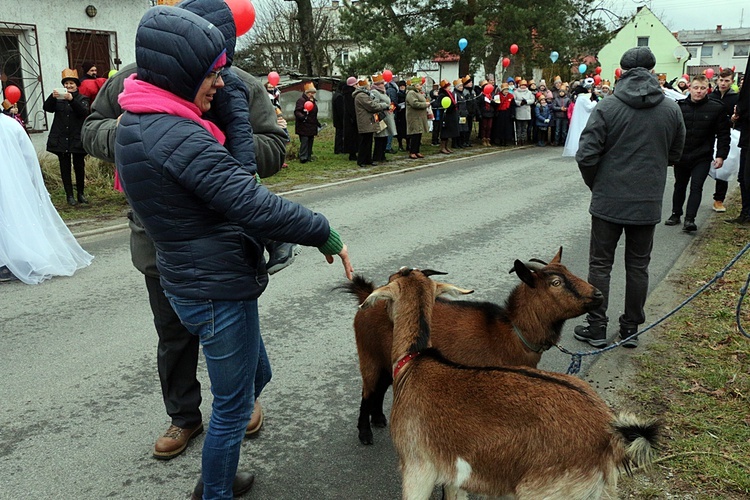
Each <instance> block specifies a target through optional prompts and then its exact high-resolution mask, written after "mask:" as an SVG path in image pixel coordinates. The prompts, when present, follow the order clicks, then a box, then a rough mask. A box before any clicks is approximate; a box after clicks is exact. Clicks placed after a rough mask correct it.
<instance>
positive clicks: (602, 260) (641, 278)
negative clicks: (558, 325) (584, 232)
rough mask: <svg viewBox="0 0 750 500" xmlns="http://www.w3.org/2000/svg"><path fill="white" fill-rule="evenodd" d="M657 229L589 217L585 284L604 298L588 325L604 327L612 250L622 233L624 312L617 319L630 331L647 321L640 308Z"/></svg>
mask: <svg viewBox="0 0 750 500" xmlns="http://www.w3.org/2000/svg"><path fill="white" fill-rule="evenodd" d="M655 227H656V226H653V225H647V226H635V225H624V224H615V223H613V222H608V221H605V220H603V219H599V218H598V217H591V240H590V243H589V277H588V281H589V283H591V284H592V285H594V286H595V287H596V288H598V289H599V290H600V291H601V292H602V294H603V295H604V302H603V303H602V305H601V306H599V307H598V308H597V309H595V310H593V311H591V312H589V314H588V316H587V317H586V320H587V321H588V323H589V324H590V325H601V324H606V323H607V321H608V319H607V307H608V305H609V281H610V275H611V273H612V265H613V264H614V261H615V250H616V249H617V243H618V242H619V241H620V236H621V235H622V233H623V232H624V233H625V310H624V311H625V312H624V313H623V314H622V316H620V328H622V329H627V330H633V329H637V328H638V325H641V324H643V323H644V322H645V321H646V313H645V311H644V310H643V307H644V306H645V304H646V297H647V296H648V265H649V263H650V262H651V250H652V249H653V247H654V229H655Z"/></svg>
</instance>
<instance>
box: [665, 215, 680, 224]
mask: <svg viewBox="0 0 750 500" xmlns="http://www.w3.org/2000/svg"><path fill="white" fill-rule="evenodd" d="M679 223H680V216H679V215H677V214H672V215H671V216H670V217H669V219H667V220H665V221H664V225H665V226H676V225H677V224H679Z"/></svg>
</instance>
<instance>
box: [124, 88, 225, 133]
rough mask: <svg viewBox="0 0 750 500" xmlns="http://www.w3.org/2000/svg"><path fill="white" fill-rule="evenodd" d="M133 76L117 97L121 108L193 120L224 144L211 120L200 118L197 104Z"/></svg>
mask: <svg viewBox="0 0 750 500" xmlns="http://www.w3.org/2000/svg"><path fill="white" fill-rule="evenodd" d="M135 76H136V75H130V76H129V77H128V78H127V79H126V80H125V82H124V90H123V91H122V93H121V94H120V97H119V98H118V99H117V101H118V102H119V103H120V106H121V107H122V109H124V110H125V111H130V112H131V113H136V114H146V113H164V114H167V115H173V116H180V117H182V118H187V119H188V120H193V121H194V122H197V123H200V124H201V125H202V126H203V128H205V129H206V130H208V131H209V132H210V133H211V135H213V136H214V137H215V138H216V140H217V141H219V144H221V145H222V146H223V145H224V142H225V141H226V136H225V135H224V132H222V131H221V129H220V128H219V127H217V126H216V125H215V124H214V123H213V122H211V121H209V120H204V119H203V118H201V111H200V109H199V108H198V106H196V105H195V104H193V103H192V102H189V101H186V100H185V99H182V98H181V97H177V96H176V95H174V94H173V93H171V92H169V91H167V90H164V89H162V88H159V87H157V86H156V85H152V84H150V83H147V82H144V81H143V80H138V79H137V78H136V77H135Z"/></svg>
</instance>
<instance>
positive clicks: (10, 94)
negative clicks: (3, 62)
mask: <svg viewBox="0 0 750 500" xmlns="http://www.w3.org/2000/svg"><path fill="white" fill-rule="evenodd" d="M5 98H6V99H8V102H9V103H11V104H15V103H17V102H18V100H19V99H20V98H21V89H19V88H18V87H16V86H15V85H8V86H7V87H5Z"/></svg>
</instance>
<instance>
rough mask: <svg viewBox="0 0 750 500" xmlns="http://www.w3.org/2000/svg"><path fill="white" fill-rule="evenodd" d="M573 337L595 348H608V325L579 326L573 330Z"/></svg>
mask: <svg viewBox="0 0 750 500" xmlns="http://www.w3.org/2000/svg"><path fill="white" fill-rule="evenodd" d="M573 337H575V338H576V340H580V341H581V342H588V343H589V344H591V345H592V346H594V347H607V324H606V323H601V324H598V325H578V326H577V327H575V328H574V329H573Z"/></svg>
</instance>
